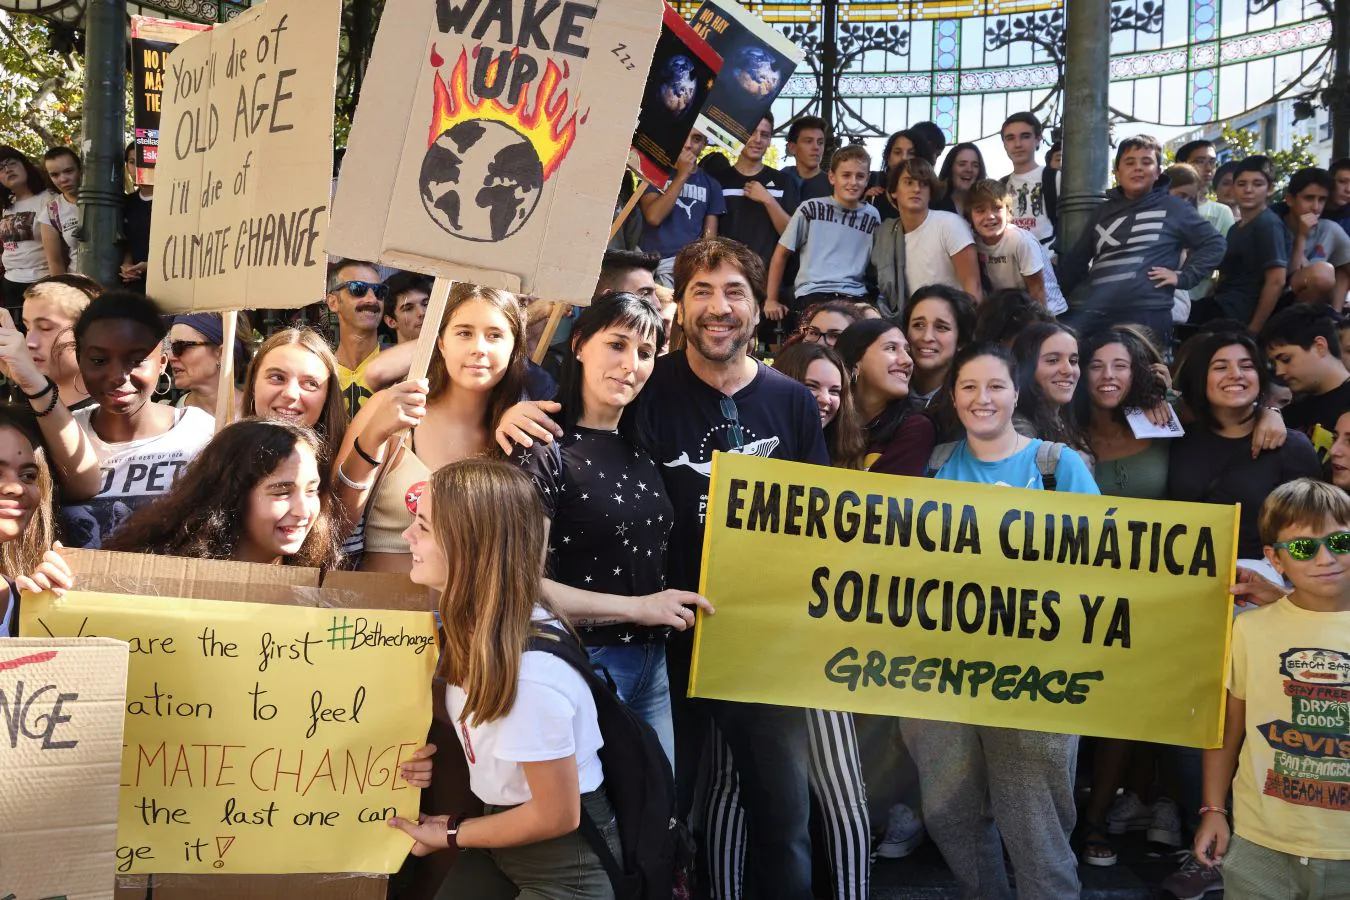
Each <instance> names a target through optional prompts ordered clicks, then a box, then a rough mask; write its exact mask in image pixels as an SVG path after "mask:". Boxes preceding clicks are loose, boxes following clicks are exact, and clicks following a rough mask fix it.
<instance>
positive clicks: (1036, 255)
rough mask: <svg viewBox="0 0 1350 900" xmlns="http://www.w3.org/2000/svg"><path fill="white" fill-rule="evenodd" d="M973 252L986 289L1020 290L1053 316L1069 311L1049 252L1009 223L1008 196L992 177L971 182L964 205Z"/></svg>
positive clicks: (1029, 234)
mask: <svg viewBox="0 0 1350 900" xmlns="http://www.w3.org/2000/svg"><path fill="white" fill-rule="evenodd" d="M966 219H967V220H968V221H969V222H970V225H971V228H973V229H974V231H975V249H976V251H977V253H978V255H979V259H980V267H981V268H982V269H983V270H984V274H985V277H987V278H988V279H989V286H990V287H991V288H993V289H994V290H996V291H1000V290H1009V289H1015V290H1021V291H1026V292H1027V293H1028V294H1030V295H1031V296H1032V298H1033V299H1034V300H1035V301H1036V302H1037V303H1039V304H1041V305H1042V306H1044V307H1045V308H1046V309H1048V310H1049V311H1050V312H1051V313H1053V314H1054V315H1059V314H1060V313H1063V312H1065V311H1066V310H1068V308H1069V304H1068V302H1067V301H1066V300H1065V299H1064V294H1063V293H1062V292H1061V291H1060V289H1059V282H1058V281H1057V280H1056V279H1055V270H1054V267H1053V266H1051V264H1050V251H1048V250H1046V249H1045V246H1044V245H1043V244H1042V243H1041V242H1040V241H1038V240H1036V237H1035V235H1033V234H1032V233H1031V232H1029V231H1023V230H1022V229H1020V228H1018V227H1017V226H1016V225H1014V224H1012V193H1011V192H1010V191H1009V190H1008V186H1007V185H1006V184H1004V183H1003V182H1001V181H997V180H995V179H993V178H985V179H982V180H980V181H977V182H975V186H974V187H972V188H971V189H970V198H969V201H968V202H967V204H966Z"/></svg>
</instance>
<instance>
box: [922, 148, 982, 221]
mask: <svg viewBox="0 0 1350 900" xmlns="http://www.w3.org/2000/svg"><path fill="white" fill-rule="evenodd" d="M987 177H988V175H987V174H986V172H985V169H984V155H983V154H982V153H980V148H979V147H977V146H975V145H974V144H970V143H965V144H957V145H956V146H955V147H953V148H952V149H951V152H949V153H948V154H947V156H946V158H945V159H943V160H942V168H941V170H939V171H938V181H940V182H942V196H941V197H939V198H936V199H935V200H934V201H933V209H940V210H943V211H945V212H951V213H956V214H957V215H958V216H964V215H965V214H966V208H967V203H966V197H967V196H969V195H970V189H971V187H972V186H973V185H974V184H975V182H977V181H982V180H983V179H985V178H987Z"/></svg>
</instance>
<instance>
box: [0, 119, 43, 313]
mask: <svg viewBox="0 0 1350 900" xmlns="http://www.w3.org/2000/svg"><path fill="white" fill-rule="evenodd" d="M55 196H56V195H55V194H53V193H52V192H51V191H50V190H48V189H47V179H46V177H45V176H44V175H43V174H42V170H41V169H39V168H38V167H37V166H35V165H33V162H32V160H30V159H29V158H28V157H26V156H24V155H23V154H22V153H20V152H19V151H18V150H15V149H14V148H13V147H7V146H3V145H0V245H2V246H3V248H4V249H3V251H0V264H3V265H4V268H5V277H4V281H3V282H2V283H3V285H4V292H3V299H4V305H5V307H6V308H7V309H9V310H10V312H11V314H14V318H15V319H17V318H18V314H17V313H18V311H19V310H20V309H22V308H23V292H24V291H25V290H26V289H27V288H28V286H29V285H30V284H32V283H33V282H35V281H37V280H38V279H39V278H43V277H45V276H46V275H49V274H51V273H50V272H48V271H47V255H46V253H44V252H43V249H42V236H41V235H40V234H39V232H38V215H39V214H40V213H41V212H42V211H43V210H44V209H46V207H47V203H48V202H49V201H51V200H53V199H55Z"/></svg>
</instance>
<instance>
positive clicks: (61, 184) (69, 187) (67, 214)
mask: <svg viewBox="0 0 1350 900" xmlns="http://www.w3.org/2000/svg"><path fill="white" fill-rule="evenodd" d="M42 167H43V168H45V169H46V170H47V177H48V178H50V179H51V182H52V187H54V188H56V193H55V194H54V195H53V196H52V197H51V199H50V200H48V202H47V206H46V207H45V208H44V209H43V210H42V212H41V213H40V214H39V215H38V229H39V232H40V236H41V238H42V247H43V250H44V251H45V253H46V254H47V268H48V269H49V270H50V271H51V274H53V275H64V274H65V273H67V272H74V271H77V268H78V267H77V263H78V262H79V252H80V241H79V231H80V207H79V205H78V204H79V201H78V199H77V196H76V195H77V192H78V191H79V189H80V172H81V171H82V170H81V166H80V158H79V157H78V156H76V155H75V151H74V150H72V149H70V148H69V147H53V148H52V149H50V150H48V151H47V153H46V154H45V155H44V156H43V157H42Z"/></svg>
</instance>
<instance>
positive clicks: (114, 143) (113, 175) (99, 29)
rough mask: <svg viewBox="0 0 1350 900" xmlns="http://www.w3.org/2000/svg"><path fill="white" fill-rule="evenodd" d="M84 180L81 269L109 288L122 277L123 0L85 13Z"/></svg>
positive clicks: (95, 2) (93, 3)
mask: <svg viewBox="0 0 1350 900" xmlns="http://www.w3.org/2000/svg"><path fill="white" fill-rule="evenodd" d="M84 28H85V36H84V41H85V70H84V143H85V148H86V149H85V152H84V179H83V181H82V182H81V184H80V194H79V197H80V221H81V223H82V228H81V238H80V241H81V243H82V244H83V245H84V246H83V247H82V248H81V249H82V252H81V254H80V268H81V269H83V270H84V274H85V275H89V276H91V277H93V278H95V279H97V280H98V281H99V282H100V283H102V284H104V285H106V286H108V287H110V288H111V287H117V286H119V285H120V284H121V281H120V280H119V279H118V277H117V270H118V268H119V267H120V265H121V262H122V252H121V250H120V248H119V247H118V241H119V240H120V239H121V232H122V196H123V183H124V175H123V167H122V150H123V147H124V145H123V143H122V142H123V139H124V137H125V135H126V125H127V104H126V80H127V64H126V57H127V4H126V0H89V3H88V5H87V6H86V7H85V13H84Z"/></svg>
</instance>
